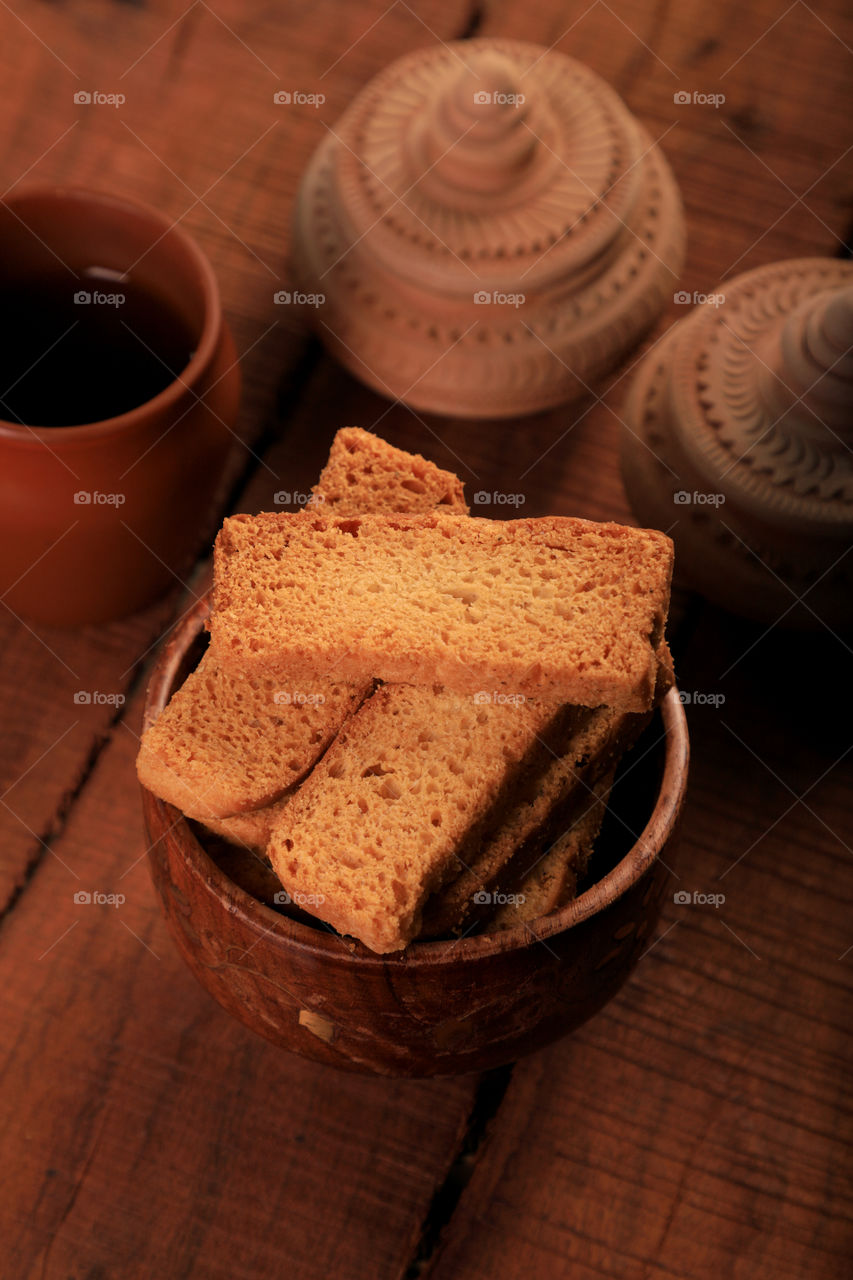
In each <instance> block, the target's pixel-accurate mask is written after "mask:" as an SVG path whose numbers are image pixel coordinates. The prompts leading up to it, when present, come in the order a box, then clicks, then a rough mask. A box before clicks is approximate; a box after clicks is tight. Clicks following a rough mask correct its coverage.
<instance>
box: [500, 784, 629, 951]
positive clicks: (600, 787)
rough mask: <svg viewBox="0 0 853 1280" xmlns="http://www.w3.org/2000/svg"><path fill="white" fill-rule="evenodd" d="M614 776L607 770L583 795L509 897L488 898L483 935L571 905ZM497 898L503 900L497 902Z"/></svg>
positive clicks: (594, 839) (598, 826)
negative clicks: (491, 906)
mask: <svg viewBox="0 0 853 1280" xmlns="http://www.w3.org/2000/svg"><path fill="white" fill-rule="evenodd" d="M614 772H615V770H614V769H608V770H607V772H606V773H605V774H604V776H603V777H601V778H599V780H598V781H597V782H596V783H595V784H594V785H593V787H592V788H591V790H590V791H589V792H587V793H585V795H584V797H583V801H582V802H581V804H580V805H579V809H578V813H577V815H576V816H575V817H574V818H573V819H572V820H571V822H570V823H569V824H568V825H565V824H561V826H562V828H563V829H562V830H561V831H560V834H559V835H558V836H557V837H556V839H554V840H553V841H552V843H551V844H550V845H549V846H548V847H546V850H545V852H544V853H543V854H542V856H541V857H540V859H539V861H538V862H537V863H536V865H535V866H533V867H532V868H531V869H530V871H528V873H527V875H526V876H524V877H523V879H522V880H521V882H520V883H519V885H518V888H517V889H516V890H515V891H514V892H512V893H508V894H505V895H498V897H497V899H496V898H495V895H492V900H493V901H496V906H495V908H494V911H493V914H492V915H491V916H490V917H489V919H488V920H487V921H486V923H485V925H484V926H483V931H484V932H485V933H494V932H499V931H502V930H505V929H513V928H515V926H516V925H519V924H531V923H532V922H533V921H534V920H538V919H539V918H540V916H546V915H548V914H549V913H550V912H552V911H557V910H559V908H560V907H564V906H565V905H566V904H567V903H569V902H571V901H572V899H573V898H574V897H575V895H576V893H577V886H578V881H579V880H580V879H581V877H582V876H583V875H584V873H585V872H586V868H587V866H588V865H589V860H590V857H591V856H592V852H593V848H594V845H595V841H596V839H597V838H598V834H599V832H600V830H601V824H602V822H603V821H604V815H605V813H606V812H607V797H608V795H609V794H610V790H611V788H612V786H613V775H614ZM501 896H503V897H504V898H505V899H506V900H505V901H501V900H500V898H501Z"/></svg>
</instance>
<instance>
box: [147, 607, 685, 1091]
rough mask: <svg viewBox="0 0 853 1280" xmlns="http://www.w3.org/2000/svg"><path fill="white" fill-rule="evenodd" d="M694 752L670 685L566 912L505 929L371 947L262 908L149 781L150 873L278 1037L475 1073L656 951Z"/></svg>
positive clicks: (177, 664) (180, 933) (391, 1070)
mask: <svg viewBox="0 0 853 1280" xmlns="http://www.w3.org/2000/svg"><path fill="white" fill-rule="evenodd" d="M207 611H208V605H207V602H206V601H201V602H200V603H199V604H198V605H197V606H196V607H195V608H194V609H193V610H192V611H191V612H190V613H189V614H188V615H187V617H186V618H185V619H184V620H183V621H182V622H181V623H180V624H179V626H178V627H177V628H176V630H175V631H174V632H173V634H172V635H171V637H170V638H169V639H168V640H167V641H166V643H165V644H164V646H163V649H162V651H161V653H160V656H159V659H158V661H157V664H156V666H155V668H154V672H153V674H152V677H151V681H150V684H149V687H148V695H147V699H146V707H145V724H146V726H147V725H148V724H149V723H151V722H152V721H153V720H154V719H155V718H156V716H157V715H158V713H159V712H160V711H161V710H162V708H163V707H164V706H165V704H166V703H167V702H168V700H169V697H170V696H171V694H172V692H173V690H174V689H175V688H177V687H178V686H179V685H180V684H181V682H182V681H183V680H184V679H185V678H186V675H187V674H188V672H189V670H191V669H192V667H194V666H195V664H196V662H197V661H198V659H199V657H200V654H201V652H202V642H203V640H204V639H205V638H206V636H205V633H204V632H203V624H204V621H205V618H206V616H207ZM649 747H651V749H649ZM644 751H645V755H643V754H642V753H643V752H644ZM688 755H689V744H688V736H687V723H686V720H685V716H684V709H683V707H682V705H681V702H680V700H679V697H678V693H677V691H676V690H675V689H672V690H671V691H670V692H669V694H668V695H667V697H666V699H665V701H664V703H663V705H662V707H661V709H660V711H659V712H658V713H656V715H655V718H654V720H653V722H652V725H651V726H650V727H649V729H648V730H647V733H646V735H645V736H644V739H643V740H642V741H641V742H640V743H639V744H638V746H637V747H636V748H635V749H634V752H633V753H632V755H631V757H629V759H630V760H631V761H635V762H637V763H636V767H633V768H631V769H630V770H628V769H626V770H623V773H624V774H627V776H626V777H625V779H624V783H617V786H616V788H614V793H613V798H612V800H611V806H610V813H609V821H607V822H606V824H605V827H604V829H603V831H602V835H601V837H600V839H599V844H598V846H597V849H596V855H595V859H594V867H595V873H596V875H600V878H598V879H597V880H596V881H595V883H594V884H592V885H591V886H590V887H589V888H588V889H586V891H585V892H583V893H581V894H580V895H579V897H577V898H576V899H575V901H574V902H572V903H570V904H569V905H568V906H567V907H564V908H563V909H562V910H560V911H558V912H555V913H554V914H552V915H550V916H546V917H543V918H542V919H540V920H538V921H536V922H535V923H533V924H532V925H529V926H528V925H519V926H517V927H516V928H514V929H511V930H508V931H506V932H504V933H498V934H480V935H476V936H469V937H465V938H462V939H461V940H456V941H453V940H451V941H443V942H442V941H438V942H415V943H413V944H412V945H410V946H409V947H408V948H407V949H406V950H405V951H403V952H400V953H399V954H397V955H394V956H390V957H389V956H378V955H375V954H374V953H373V952H371V951H369V950H368V949H367V948H366V947H364V946H363V945H362V944H361V943H359V942H356V941H354V940H353V939H350V938H341V937H339V936H338V935H337V934H335V933H332V932H331V931H330V930H329V929H328V927H327V926H325V925H321V924H319V923H317V924H315V923H314V922H313V921H311V920H310V919H306V918H304V917H303V919H302V920H297V919H291V918H288V917H287V916H285V915H282V914H280V913H279V912H277V911H275V910H273V909H272V908H271V907H270V906H267V905H265V904H264V903H263V902H262V901H260V899H259V898H258V897H256V896H253V894H252V893H250V892H247V890H246V888H242V887H241V886H240V885H239V884H238V883H237V882H236V880H235V879H234V878H232V876H230V875H228V874H227V873H226V871H225V870H224V869H223V866H222V865H219V864H218V863H217V861H215V860H214V857H213V856H211V853H210V852H209V850H208V849H206V848H205V847H204V846H203V844H202V843H201V841H200V840H199V838H198V834H197V833H196V830H195V828H194V827H193V825H192V824H191V823H189V822H188V821H187V820H186V818H184V817H183V815H182V814H181V813H180V812H179V811H178V810H177V809H175V808H173V807H172V806H171V805H169V804H166V803H165V802H163V801H161V800H158V799H157V797H156V796H154V795H152V794H151V793H150V792H148V791H145V790H144V789H143V803H144V814H145V823H146V828H147V832H148V837H149V841H150V849H149V860H150V866H151V874H152V877H153V880H154V886H155V888H156V890H157V893H158V895H159V897H160V901H161V903H162V906H163V910H164V911H165V914H166V919H167V921H168V924H169V927H170V930H171V932H172V934H173V935H174V938H175V941H176V942H177V945H178V949H179V951H180V952H181V955H182V956H183V957H184V959H185V960H186V962H187V964H188V965H189V967H190V969H191V970H192V972H193V973H194V974H195V976H196V977H197V978H198V980H199V982H200V983H201V984H202V986H203V987H205V988H206V989H207V990H208V991H209V992H210V994H211V995H212V996H214V998H215V999H216V1000H218V1001H219V1003H220V1004H221V1005H222V1006H223V1008H224V1009H226V1010H227V1011H228V1012H229V1013H232V1014H233V1015H234V1016H235V1017H237V1018H239V1019H240V1021H241V1022H244V1023H245V1024H246V1025H247V1026H249V1027H251V1028H252V1029H253V1030H254V1031H257V1032H258V1033H259V1034H260V1035H262V1036H265V1037H266V1038H267V1039H268V1040H271V1041H272V1042H273V1043H274V1044H277V1045H281V1047H282V1048H285V1049H290V1050H291V1051H293V1052H294V1053H298V1054H301V1055H302V1056H303V1057H306V1058H313V1059H316V1060H317V1061H318V1062H326V1063H330V1064H331V1065H333V1066H336V1067H340V1068H342V1069H344V1070H347V1071H361V1072H372V1073H375V1074H379V1075H390V1076H435V1075H454V1074H460V1073H462V1072H466V1071H480V1070H484V1069H486V1068H489V1067H495V1066H499V1065H500V1064H502V1063H505V1062H510V1061H512V1060H514V1059H515V1058H517V1057H519V1056H520V1055H522V1054H525V1053H530V1052H532V1051H533V1050H535V1049H538V1048H540V1047H541V1046H542V1045H545V1044H548V1043H550V1042H551V1041H553V1040H556V1039H558V1038H559V1037H560V1036H563V1035H565V1034H566V1033H567V1032H569V1031H571V1030H573V1029H574V1028H575V1027H577V1026H579V1025H580V1023H582V1022H584V1021H585V1020H586V1019H587V1018H589V1017H591V1016H592V1015H593V1014H594V1013H595V1012H596V1011H597V1010H598V1009H600V1008H601V1007H602V1006H603V1005H604V1004H605V1003H606V1002H607V1001H608V1000H609V999H610V998H611V997H612V996H613V995H614V994H615V993H616V992H617V991H618V989H619V988H620V986H621V985H622V983H623V982H624V981H625V979H626V978H627V976H628V974H629V973H630V972H631V969H632V968H633V966H634V964H635V963H636V961H637V959H638V957H639V956H640V955H641V954H642V953H643V952H644V951H645V950H646V948H647V947H648V945H649V939H650V935H651V932H652V929H653V927H654V924H655V921H656V919H657V915H658V910H659V906H660V903H661V899H662V896H663V894H664V891H665V888H666V885H667V881H668V878H669V871H668V867H667V865H666V864H665V862H664V858H666V863H670V865H671V846H672V843H673V837H674V834H675V829H676V824H677V820H678V816H679V812H680V810H681V807H682V803H683V800H684V793H685V789H686V784H687V766H688ZM617 815H618V816H617ZM628 828H630V830H631V831H634V832H639V838H638V839H636V841H634V837H633V836H629V837H628V839H627V840H625V839H623V838H622V837H623V834H624V832H625V830H626V829H628ZM626 846H628V847H626ZM238 878H240V877H238Z"/></svg>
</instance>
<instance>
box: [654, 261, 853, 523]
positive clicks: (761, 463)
mask: <svg viewBox="0 0 853 1280" xmlns="http://www.w3.org/2000/svg"><path fill="white" fill-rule="evenodd" d="M722 290H725V292H724V293H723V292H722ZM719 296H720V297H721V298H723V299H724V301H722V302H721V303H720V305H717V306H714V305H713V304H712V305H708V304H706V305H704V306H702V307H700V308H699V309H698V310H697V312H696V313H695V315H694V316H693V317H691V320H690V328H689V331H688V330H687V329H686V327H685V332H684V333H683V334H682V335H681V340H680V341H679V342H678V343H677V344H675V346H674V348H673V353H672V364H671V366H670V374H669V377H670V394H671V402H670V405H671V407H670V413H671V418H672V424H673V430H674V431H676V432H677V434H678V436H679V439H680V440H681V442H682V445H683V447H684V449H685V451H686V453H687V455H688V457H689V458H690V459H691V460H692V461H693V463H694V465H695V466H696V467H697V468H698V469H699V470H700V471H701V473H702V475H703V476H705V477H706V479H707V481H708V483H709V484H711V483H713V485H714V486H716V488H718V489H719V491H720V492H721V493H724V494H725V495H726V497H727V499H728V501H730V502H735V503H738V504H741V505H743V506H744V507H746V508H747V509H748V510H749V511H750V512H752V513H753V514H754V515H757V516H761V517H762V518H764V519H766V520H775V521H778V522H779V523H780V524H785V525H788V526H789V527H790V526H792V525H794V524H796V525H797V526H798V527H801V528H802V529H804V530H810V531H812V532H817V533H827V532H831V531H832V532H834V531H836V530H838V531H839V532H840V531H846V532H847V533H848V534H850V535H853V450H851V446H853V355H852V354H851V346H853V268H851V266H850V264H849V263H842V262H837V261H834V260H832V259H826V260H822V259H800V260H798V261H792V262H779V263H774V264H772V265H771V266H768V267H761V268H759V269H758V270H756V271H750V272H748V273H747V274H746V275H743V276H740V277H739V278H737V279H736V280H734V281H732V282H731V283H729V282H726V284H725V285H722V286H721V292H720V295H719Z"/></svg>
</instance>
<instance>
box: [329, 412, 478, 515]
mask: <svg viewBox="0 0 853 1280" xmlns="http://www.w3.org/2000/svg"><path fill="white" fill-rule="evenodd" d="M312 492H313V494H314V497H315V500H316V503H317V504H318V505H319V506H320V508H321V510H322V512H325V513H327V514H330V515H337V516H355V515H361V514H362V513H363V512H365V511H399V512H403V513H406V514H409V515H413V514H416V513H417V512H420V511H432V510H440V511H453V512H456V513H457V514H459V515H467V514H468V506H467V504H466V502H465V492H464V488H463V485H462V481H461V480H460V479H459V478H458V476H455V475H454V474H453V472H452V471H442V470H441V468H440V467H437V466H436V465H435V463H433V462H430V461H429V460H428V459H427V458H424V457H422V456H421V454H419V453H406V452H405V451H404V450H403V449H397V448H395V447H394V445H392V444H388V442H387V441H386V440H382V439H380V437H379V436H375V435H373V434H372V433H371V432H369V431H363V430H362V429H361V428H360V427H342V428H341V429H340V431H339V432H338V433H337V435H336V436H335V438H334V440H333V441H332V447H331V449H330V451H329V460H328V462H327V463H326V465H325V467H324V468H323V470H322V472H321V474H320V480H319V482H318V483H317V484H316V485H314V488H313V491H312Z"/></svg>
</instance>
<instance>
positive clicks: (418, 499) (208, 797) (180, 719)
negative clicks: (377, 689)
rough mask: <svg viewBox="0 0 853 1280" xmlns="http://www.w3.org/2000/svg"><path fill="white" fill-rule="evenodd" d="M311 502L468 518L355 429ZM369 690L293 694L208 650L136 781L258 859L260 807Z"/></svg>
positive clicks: (289, 686) (407, 459)
mask: <svg viewBox="0 0 853 1280" xmlns="http://www.w3.org/2000/svg"><path fill="white" fill-rule="evenodd" d="M314 494H315V497H316V498H317V499H318V501H322V502H325V503H328V505H329V506H330V507H337V506H339V505H341V503H344V505H347V506H348V505H349V504H354V505H355V506H357V507H359V508H360V509H362V510H365V511H367V510H371V509H372V504H375V503H379V502H381V503H382V504H383V509H386V505H385V504H387V509H390V510H394V509H396V508H397V507H400V508H401V509H403V510H406V511H410V510H420V511H428V510H430V509H431V508H432V506H434V505H435V504H436V503H448V502H449V507H453V508H457V507H458V508H459V509H460V510H461V511H463V512H464V511H467V507H466V506H465V500H464V496H463V493H462V484H461V481H459V480H457V478H456V477H455V476H453V475H451V474H450V472H447V471H442V470H441V469H440V468H439V467H436V466H435V465H434V464H433V463H431V462H428V461H427V460H426V459H425V458H422V457H421V456H420V455H419V454H408V453H405V452H404V451H403V450H402V449H396V448H394V446H393V445H390V444H387V443H386V442H385V441H384V440H381V439H379V438H378V437H377V436H373V435H371V434H370V433H369V432H367V431H361V430H360V429H358V428H355V427H347V428H344V429H343V430H341V431H339V432H338V433H337V435H336V436H335V439H334V441H333V443H332V449H331V452H330V454H329V462H328V463H327V465H326V468H325V470H324V471H323V474H322V476H321V478H320V481H319V483H318V484H317V485H315V486H314ZM372 687H373V682H372V681H371V680H362V681H355V682H350V683H347V682H345V681H341V680H340V679H332V680H329V681H324V680H315V679H308V680H305V679H303V680H302V682H301V684H300V685H299V686H296V687H295V686H294V683H293V681H292V680H291V679H290V678H289V677H288V675H287V673H281V674H279V675H276V676H272V677H271V676H266V677H265V676H262V675H259V674H258V673H253V674H249V673H247V672H243V671H237V670H235V669H234V668H233V667H231V668H229V669H228V670H222V669H221V668H220V665H219V663H218V662H217V661H216V659H215V657H214V655H213V654H212V653H211V652H210V650H208V652H207V653H206V654H205V656H204V658H203V659H202V661H201V663H200V664H199V666H198V667H197V668H196V670H195V671H194V672H193V673H192V674H191V675H190V676H189V677H188V679H187V680H185V682H184V684H183V685H182V686H181V688H180V689H178V690H177V691H176V692H175V694H174V695H173V697H172V699H171V701H170V702H169V704H168V706H167V707H166V708H165V709H164V710H163V711H162V712H161V714H160V716H159V717H158V719H157V721H156V723H155V724H154V725H153V726H152V727H151V728H149V729H148V730H147V732H146V733H145V734H144V735H143V739H142V744H141V747H140V751H139V756H138V759H137V773H138V776H139V780H140V782H141V783H142V784H143V786H145V787H147V788H148V789H149V790H150V791H153V792H154V793H155V794H156V795H158V796H159V797H160V798H161V799H162V800H167V801H169V802H170V803H171V804H174V805H175V806H176V807H177V808H179V809H182V810H183V812H184V813H185V814H187V816H188V817H192V818H195V819H197V820H198V821H201V822H204V823H205V824H206V825H207V826H208V827H210V828H211V829H212V830H214V831H216V832H217V833H218V834H219V835H222V836H224V837H225V838H226V839H233V840H234V841H236V843H238V844H244V845H245V846H246V847H247V848H251V849H255V850H261V849H262V848H263V847H264V846H265V845H266V840H267V839H268V837H269V827H270V823H271V822H272V821H273V820H274V818H275V816H277V815H276V814H272V815H270V814H267V812H266V810H265V809H264V808H262V807H261V806H268V805H270V804H272V805H275V804H276V803H277V802H278V800H279V799H280V798H281V797H282V796H283V795H286V793H287V792H288V791H289V790H290V789H291V788H292V787H293V786H294V785H295V784H296V783H297V782H298V781H299V780H300V778H302V777H303V776H304V775H305V774H306V773H307V772H308V770H309V769H310V768H311V767H312V765H313V764H314V762H315V761H316V759H317V757H318V756H319V755H320V754H322V752H323V751H324V750H325V749H326V747H327V746H328V744H329V742H330V741H331V740H332V738H333V737H334V736H335V734H336V733H337V731H338V729H339V728H340V726H341V724H342V723H343V721H344V719H345V718H346V716H347V715H348V714H349V713H350V711H351V710H353V709H354V707H355V706H357V705H358V703H359V702H360V701H361V700H362V698H363V697H364V696H365V695H366V694H367V693H368V692H369V691H370V689H372ZM247 811H250V812H247ZM241 814H245V815H246V816H245V817H244V818H242V819H239V820H238V815H241ZM231 819H233V820H234V821H233V822H230V821H229V820H231Z"/></svg>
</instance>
